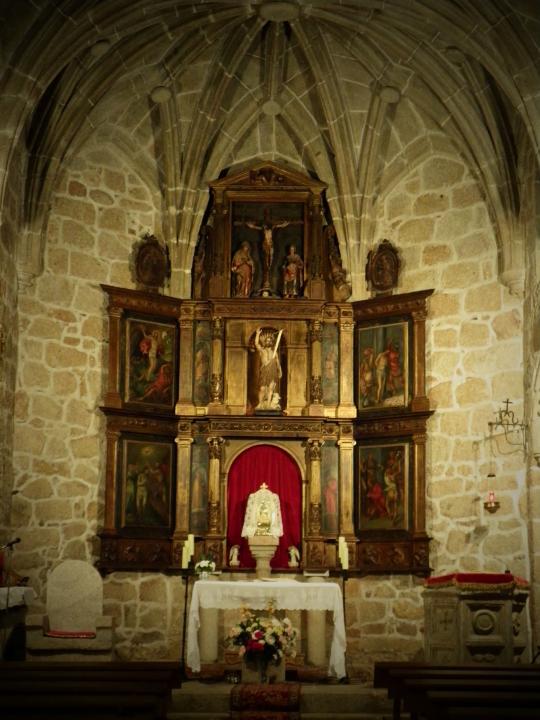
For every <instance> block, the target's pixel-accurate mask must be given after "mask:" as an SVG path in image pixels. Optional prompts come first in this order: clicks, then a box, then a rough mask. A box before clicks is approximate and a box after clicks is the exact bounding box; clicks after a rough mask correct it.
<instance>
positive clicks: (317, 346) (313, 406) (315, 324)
mask: <svg viewBox="0 0 540 720" xmlns="http://www.w3.org/2000/svg"><path fill="white" fill-rule="evenodd" d="M309 339H310V342H311V377H310V383H309V400H310V403H309V408H308V414H309V415H324V406H323V404H322V378H321V376H322V356H321V343H322V323H321V321H320V320H312V321H311V323H310V328H309Z"/></svg>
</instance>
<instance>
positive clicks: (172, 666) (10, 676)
mask: <svg viewBox="0 0 540 720" xmlns="http://www.w3.org/2000/svg"><path fill="white" fill-rule="evenodd" d="M181 677H182V671H181V667H180V664H179V663H173V662H2V663H0V713H1V715H2V717H6V718H12V717H13V718H14V717H17V718H18V719H19V718H20V719H21V720H38V719H41V718H53V717H55V718H68V717H70V718H81V720H82V719H85V718H86V719H88V720H89V719H90V718H97V717H99V718H100V720H117V719H118V718H130V720H163V718H165V717H166V711H167V707H168V705H169V702H170V698H171V690H172V688H173V687H180V685H181Z"/></svg>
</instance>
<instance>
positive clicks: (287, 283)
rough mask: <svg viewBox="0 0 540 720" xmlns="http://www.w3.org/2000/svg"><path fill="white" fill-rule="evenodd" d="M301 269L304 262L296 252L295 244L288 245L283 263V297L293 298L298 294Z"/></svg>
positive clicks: (300, 284) (300, 282) (300, 288)
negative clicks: (287, 252) (287, 251)
mask: <svg viewBox="0 0 540 720" xmlns="http://www.w3.org/2000/svg"><path fill="white" fill-rule="evenodd" d="M303 270H304V262H303V260H302V258H301V257H300V255H298V253H297V252H296V246H295V245H290V246H289V254H288V255H287V257H286V258H285V263H284V265H283V297H286V298H294V297H298V295H300V292H301V290H302V285H303V283H302V272H303Z"/></svg>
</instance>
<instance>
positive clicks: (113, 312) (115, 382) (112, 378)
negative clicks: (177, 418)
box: [101, 285, 181, 414]
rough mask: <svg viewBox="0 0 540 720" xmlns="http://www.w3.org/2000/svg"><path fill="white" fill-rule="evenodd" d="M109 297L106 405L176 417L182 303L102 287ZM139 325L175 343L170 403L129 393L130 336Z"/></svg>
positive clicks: (154, 295)
mask: <svg viewBox="0 0 540 720" xmlns="http://www.w3.org/2000/svg"><path fill="white" fill-rule="evenodd" d="M101 287H102V289H103V291H104V292H105V293H106V294H107V296H108V299H109V303H108V307H107V311H108V316H109V365H108V371H109V372H108V387H107V392H106V394H105V405H106V406H107V407H110V408H125V409H133V410H137V411H138V412H141V413H145V412H148V413H161V414H163V413H166V414H174V411H175V405H176V402H177V398H178V364H177V363H178V357H179V349H178V344H179V321H178V318H179V317H180V307H181V300H179V299H177V298H171V297H166V296H163V295H158V294H155V293H147V292H141V291H137V290H127V289H125V288H116V287H111V286H109V285H102V286H101ZM136 324H139V325H140V326H144V327H147V328H155V329H156V330H161V331H163V332H166V331H168V332H170V333H171V334H172V335H173V339H172V344H173V347H172V360H171V364H172V368H171V373H172V377H171V393H170V401H169V400H168V401H167V402H159V401H156V396H155V395H154V399H153V400H152V398H151V396H148V398H141V399H136V398H133V397H130V396H129V393H128V384H129V380H128V372H129V352H128V348H129V337H128V336H129V333H130V328H132V327H133V326H134V325H136Z"/></svg>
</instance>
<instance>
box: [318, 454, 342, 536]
mask: <svg viewBox="0 0 540 720" xmlns="http://www.w3.org/2000/svg"><path fill="white" fill-rule="evenodd" d="M338 478H339V450H338V447H337V445H335V444H334V443H329V442H326V443H324V445H323V446H322V448H321V532H322V533H323V535H332V536H335V535H337V534H338V530H339V483H338Z"/></svg>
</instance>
